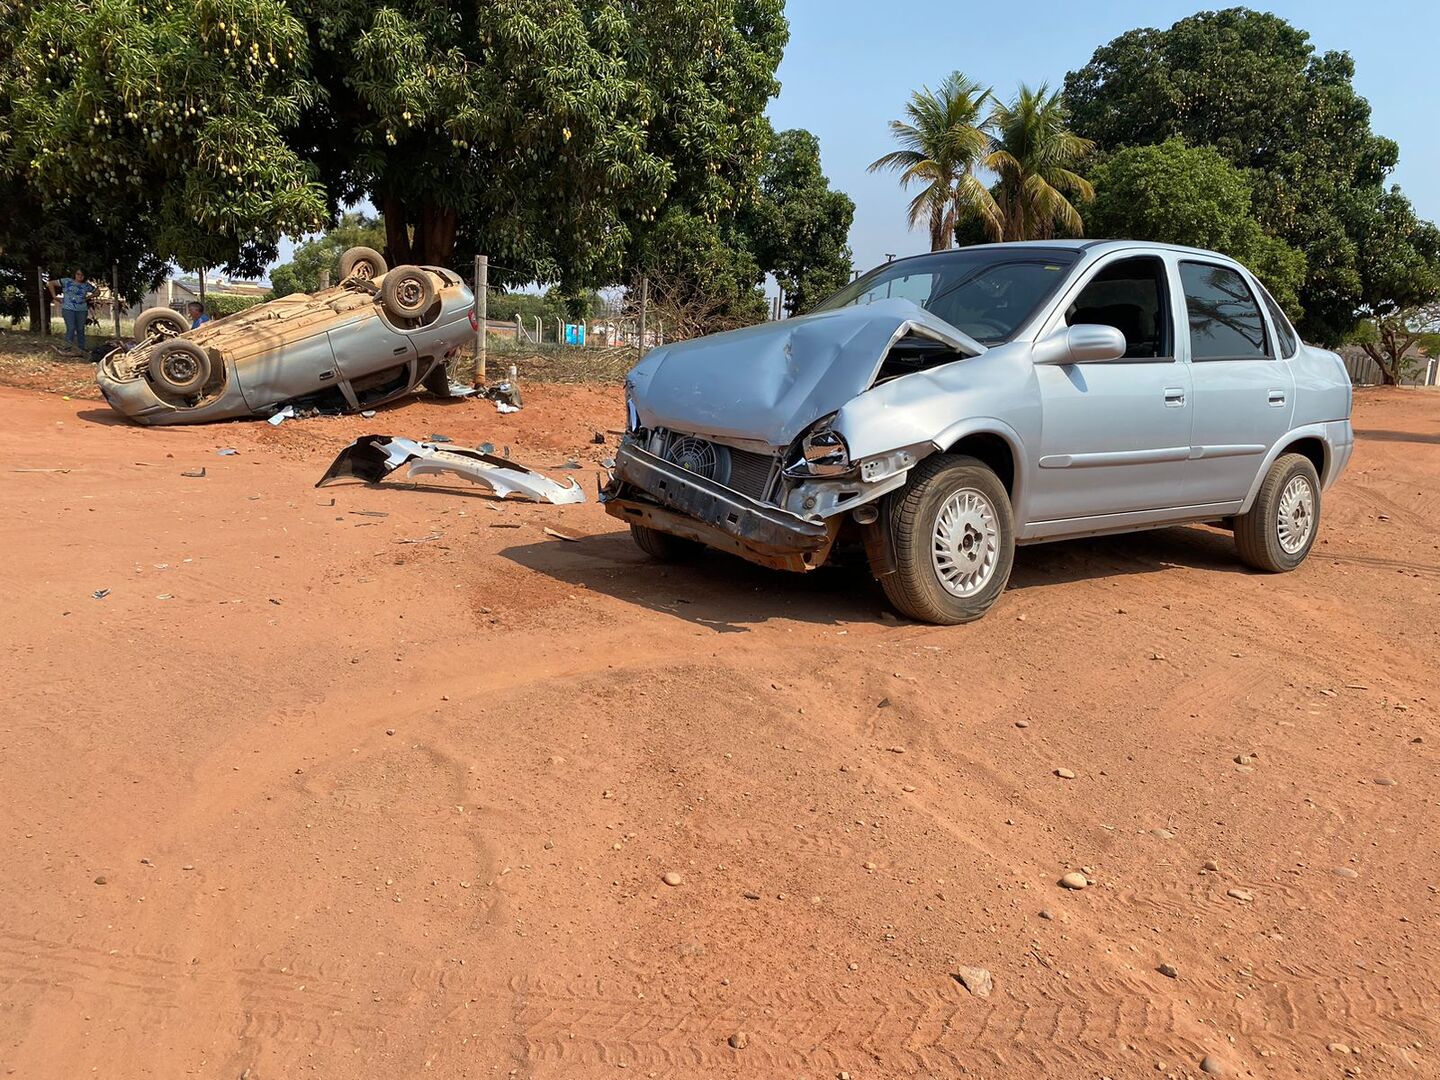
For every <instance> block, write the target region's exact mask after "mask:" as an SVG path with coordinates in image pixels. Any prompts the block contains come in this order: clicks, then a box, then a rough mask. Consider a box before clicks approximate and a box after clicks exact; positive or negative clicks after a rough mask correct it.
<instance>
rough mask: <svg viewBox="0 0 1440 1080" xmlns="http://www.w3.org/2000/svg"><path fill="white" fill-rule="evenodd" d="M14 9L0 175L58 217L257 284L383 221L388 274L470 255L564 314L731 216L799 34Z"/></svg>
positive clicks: (590, 4) (272, 4)
mask: <svg viewBox="0 0 1440 1080" xmlns="http://www.w3.org/2000/svg"><path fill="white" fill-rule="evenodd" d="M3 8H4V12H5V14H4V15H3V16H0V18H3V19H4V20H5V21H3V22H0V31H4V33H3V34H0V37H5V38H7V39H8V38H13V39H14V40H15V41H17V42H18V43H17V44H16V45H15V47H14V48H15V54H16V61H17V62H16V63H13V64H4V65H3V68H0V70H3V72H4V74H3V75H0V94H3V95H5V96H4V98H3V99H0V100H3V101H4V102H9V103H10V104H9V105H7V106H5V111H6V114H7V117H8V119H6V120H3V121H0V153H3V155H4V157H5V159H6V161H7V162H8V163H9V165H8V167H9V168H10V169H11V170H12V171H13V172H20V173H23V175H24V177H25V182H26V183H27V184H30V185H33V186H34V188H35V189H36V190H37V191H39V192H40V193H41V195H42V197H43V199H44V200H46V201H47V202H52V203H70V204H75V203H83V204H84V205H85V207H87V208H88V210H89V211H90V212H92V213H93V214H94V215H95V216H96V217H97V218H98V219H101V220H103V221H106V222H111V221H114V220H116V219H118V218H120V217H122V216H123V217H126V218H127V219H128V220H130V221H132V222H137V223H142V224H143V226H144V228H145V231H146V232H147V233H148V235H150V236H151V237H153V238H154V247H155V250H156V252H157V253H158V254H159V255H161V256H162V257H164V258H167V259H169V258H174V259H176V260H177V261H178V262H179V263H180V264H181V265H183V266H187V267H192V268H195V267H201V266H221V265H224V266H226V267H228V268H229V269H230V270H232V271H233V272H236V273H241V274H254V273H258V272H259V271H260V269H261V268H262V267H263V266H264V265H266V264H267V263H268V262H270V261H272V260H273V257H274V253H275V250H276V245H277V243H278V240H279V238H280V236H281V235H295V236H298V235H305V234H308V233H311V232H314V231H316V230H318V229H320V228H323V227H324V225H325V224H326V223H327V222H331V221H334V220H335V216H336V214H337V213H338V210H339V208H340V207H341V206H346V205H353V204H354V203H356V202H358V201H360V200H361V199H362V198H365V197H368V198H369V199H370V201H371V202H372V204H373V205H375V206H377V207H378V208H379V209H380V210H381V211H382V212H383V214H384V218H385V222H386V228H387V244H386V247H387V252H386V254H387V256H388V257H389V259H390V260H391V261H392V262H397V263H399V262H428V263H437V264H441V265H444V264H450V263H453V261H454V251H455V245H456V243H457V238H458V242H460V243H462V244H463V245H464V249H463V250H464V251H465V252H466V253H467V256H468V253H470V252H474V251H484V252H488V253H489V254H490V255H491V256H492V258H493V259H494V260H495V263H496V264H497V265H503V266H506V267H511V268H514V269H513V270H512V271H510V273H512V274H513V275H514V281H515V282H516V283H519V282H524V281H530V280H542V281H559V282H560V283H561V284H562V285H563V286H564V288H565V289H566V292H567V295H570V296H578V295H579V294H580V291H581V289H582V288H583V287H584V286H586V285H594V284H601V283H605V282H607V281H614V280H618V279H620V278H621V277H622V275H624V274H625V273H626V272H628V270H629V269H630V268H631V267H633V266H634V265H635V264H634V255H635V253H636V252H637V251H638V249H639V246H640V245H641V244H642V243H643V241H644V237H645V234H646V232H647V231H648V230H650V229H652V228H654V227H655V224H656V222H657V220H658V219H659V217H660V216H661V215H662V214H664V213H666V212H667V211H668V210H669V209H670V208H673V207H680V208H683V209H685V210H687V211H689V212H693V213H697V214H701V215H705V216H710V217H717V216H719V215H721V214H724V213H730V212H733V210H734V207H735V206H736V205H737V203H738V202H739V201H740V200H741V198H742V197H743V196H744V195H745V193H746V192H747V190H748V189H749V188H750V187H751V186H753V183H754V179H755V173H756V171H757V165H758V160H759V150H760V145H761V140H762V138H763V136H764V133H765V131H766V130H767V128H766V125H765V121H764V117H763V110H764V106H765V102H766V101H767V100H768V99H769V98H770V97H771V96H772V95H773V94H774V92H775V91H776V89H777V84H776V82H775V77H774V75H775V68H776V65H777V64H778V63H779V60H780V56H781V52H782V50H783V48H784V45H785V42H786V39H787V36H788V28H787V24H786V21H785V18H784V15H783V3H782V0H680V2H677V3H672V4H664V5H655V4H624V3H620V2H618V0H546V2H544V3H541V2H539V0H496V2H493V3H484V4H476V3H474V2H473V0H391V2H389V3H386V4H365V3H355V2H353V0H304V2H290V0H194V2H192V3H187V4H176V3H173V2H171V0H84V2H77V0H34V2H33V3H30V4H26V5H18V6H17V5H3ZM16 8H18V11H19V14H12V9H16ZM5 47H6V46H0V49H3V48H5ZM7 209H8V208H7Z"/></svg>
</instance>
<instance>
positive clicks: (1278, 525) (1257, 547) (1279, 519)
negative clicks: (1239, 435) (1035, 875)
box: [1235, 454, 1320, 574]
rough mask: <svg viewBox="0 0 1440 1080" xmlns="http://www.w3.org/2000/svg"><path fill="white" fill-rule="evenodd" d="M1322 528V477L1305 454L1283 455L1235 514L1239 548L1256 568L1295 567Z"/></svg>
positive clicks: (1274, 570) (1283, 570)
mask: <svg viewBox="0 0 1440 1080" xmlns="http://www.w3.org/2000/svg"><path fill="white" fill-rule="evenodd" d="M1319 531H1320V476H1319V474H1318V473H1316V472H1315V466H1314V464H1313V463H1312V462H1311V461H1310V459H1309V458H1307V457H1305V455H1303V454H1281V455H1280V456H1279V457H1278V458H1276V459H1275V462H1274V464H1272V465H1271V466H1270V469H1269V471H1268V472H1267V473H1266V474H1265V479H1264V480H1262V481H1261V483H1260V490H1259V492H1257V493H1256V495H1255V503H1254V505H1252V506H1251V507H1250V509H1249V511H1248V512H1246V513H1244V514H1241V515H1240V516H1239V517H1237V518H1236V519H1235V547H1236V549H1237V550H1238V551H1239V552H1240V558H1241V560H1242V561H1244V562H1245V563H1247V564H1249V565H1250V566H1253V567H1254V568H1255V569H1256V570H1264V571H1267V572H1268V573H1271V574H1283V573H1286V572H1288V571H1290V570H1294V569H1295V568H1296V567H1297V566H1299V565H1300V564H1301V563H1302V562H1304V561H1305V556H1307V555H1309V554H1310V548H1311V546H1312V545H1313V544H1314V543H1315V534H1316V533H1318V532H1319Z"/></svg>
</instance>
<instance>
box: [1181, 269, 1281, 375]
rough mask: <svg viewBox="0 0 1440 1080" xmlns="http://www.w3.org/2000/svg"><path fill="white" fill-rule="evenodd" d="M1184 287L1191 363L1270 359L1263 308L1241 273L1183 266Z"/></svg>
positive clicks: (1182, 282) (1182, 285) (1182, 281)
mask: <svg viewBox="0 0 1440 1080" xmlns="http://www.w3.org/2000/svg"><path fill="white" fill-rule="evenodd" d="M1180 285H1181V287H1182V288H1183V289H1184V290H1185V307H1186V310H1187V311H1188V312H1189V315H1190V359H1192V360H1263V359H1266V358H1268V357H1269V355H1270V350H1269V348H1268V346H1267V345H1266V342H1265V320H1264V319H1263V318H1261V316H1260V305H1259V304H1257V303H1256V302H1255V296H1254V294H1253V293H1251V291H1250V286H1249V285H1247V284H1245V279H1244V278H1243V277H1241V276H1240V274H1239V273H1238V272H1237V271H1235V270H1232V269H1230V268H1229V267H1228V266H1216V265H1215V264H1213V263H1197V262H1182V263H1181V264H1180Z"/></svg>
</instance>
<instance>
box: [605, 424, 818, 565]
mask: <svg viewBox="0 0 1440 1080" xmlns="http://www.w3.org/2000/svg"><path fill="white" fill-rule="evenodd" d="M600 499H601V501H602V502H603V503H604V504H605V511H606V513H608V514H610V515H611V516H612V517H616V518H619V519H620V520H621V521H624V522H627V523H629V524H632V525H643V526H646V527H647V528H651V529H655V530H657V531H659V532H663V533H668V534H670V535H671V536H679V537H682V538H684V539H686V540H696V541H698V542H700V543H702V544H705V545H706V546H707V547H713V548H716V549H718V550H720V551H728V552H730V553H731V554H734V555H739V556H740V557H741V558H744V559H748V560H749V561H751V562H754V563H759V564H760V565H762V566H770V567H774V568H776V569H779V570H812V569H814V568H815V567H817V566H819V565H820V564H821V563H823V562H824V561H825V557H826V555H828V554H829V550H830V545H831V543H832V542H833V541H834V539H835V530H836V525H835V524H825V523H821V522H818V521H810V520H807V519H805V518H802V517H800V516H798V515H796V514H792V513H790V512H789V511H788V510H782V509H780V508H779V507H777V506H771V505H769V504H767V503H762V502H759V501H758V500H755V499H752V498H750V497H749V496H747V495H742V494H740V493H739V492H738V491H732V490H730V489H729V488H727V487H725V486H724V485H722V484H717V483H716V482H715V481H713V480H709V479H706V478H705V477H703V476H699V475H697V474H696V473H693V472H689V471H688V470H686V469H683V468H681V467H680V466H678V465H676V464H674V463H673V462H669V461H666V460H665V459H664V458H661V457H657V456H656V455H654V454H652V453H650V452H648V451H646V450H643V449H641V448H640V447H638V446H635V445H633V444H630V443H627V444H625V445H624V446H622V447H621V448H620V449H619V451H617V453H616V454H615V467H614V469H613V470H612V478H611V481H610V483H609V484H608V485H607V486H606V487H605V489H604V490H603V491H602V492H601V493H600Z"/></svg>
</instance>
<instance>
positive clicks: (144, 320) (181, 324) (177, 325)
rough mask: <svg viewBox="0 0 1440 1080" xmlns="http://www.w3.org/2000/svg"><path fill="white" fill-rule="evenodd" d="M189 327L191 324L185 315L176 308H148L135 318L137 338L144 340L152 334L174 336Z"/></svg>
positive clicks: (137, 339)
mask: <svg viewBox="0 0 1440 1080" xmlns="http://www.w3.org/2000/svg"><path fill="white" fill-rule="evenodd" d="M189 329H190V324H189V323H188V322H186V321H185V316H184V315H181V314H180V313H179V312H178V311H176V310H175V309H174V308H168V307H152V308H146V309H145V310H144V311H142V312H141V313H140V317H139V318H137V319H136V320H135V340H136V341H144V340H145V339H146V338H148V337H150V336H151V335H152V334H153V335H154V336H155V337H174V336H175V335H176V334H183V333H185V331H186V330H189Z"/></svg>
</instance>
